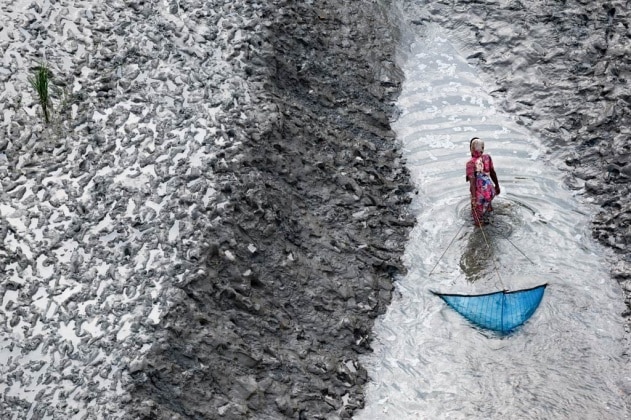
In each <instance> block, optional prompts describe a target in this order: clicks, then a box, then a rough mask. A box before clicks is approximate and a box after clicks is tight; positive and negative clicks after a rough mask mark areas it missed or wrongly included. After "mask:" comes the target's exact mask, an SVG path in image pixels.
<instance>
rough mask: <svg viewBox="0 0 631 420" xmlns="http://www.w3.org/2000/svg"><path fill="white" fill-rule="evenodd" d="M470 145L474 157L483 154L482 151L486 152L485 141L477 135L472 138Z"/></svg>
mask: <svg viewBox="0 0 631 420" xmlns="http://www.w3.org/2000/svg"><path fill="white" fill-rule="evenodd" d="M469 147H470V148H471V156H473V157H478V156H482V153H484V142H483V141H482V140H480V139H479V138H477V137H474V138H472V139H471V142H470V143H469Z"/></svg>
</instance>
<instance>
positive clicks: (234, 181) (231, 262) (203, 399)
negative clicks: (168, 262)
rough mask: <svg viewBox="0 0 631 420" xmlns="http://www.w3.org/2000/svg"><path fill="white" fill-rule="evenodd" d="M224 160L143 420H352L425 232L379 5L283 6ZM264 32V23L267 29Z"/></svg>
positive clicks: (155, 365)
mask: <svg viewBox="0 0 631 420" xmlns="http://www.w3.org/2000/svg"><path fill="white" fill-rule="evenodd" d="M261 8H262V9H260V10H261V16H262V18H263V26H264V27H265V28H266V31H265V32H264V33H263V34H261V35H260V36H259V37H258V38H257V39H256V42H255V43H254V44H255V45H252V48H250V49H248V51H247V54H249V59H248V60H246V61H245V62H246V68H245V71H246V73H247V74H249V75H250V77H251V80H256V81H258V83H259V84H258V86H260V87H261V88H262V89H261V92H257V93H256V94H257V97H256V98H251V99H252V100H251V103H252V104H253V106H252V107H251V108H249V109H235V120H234V124H235V126H234V130H231V127H226V131H225V132H226V133H227V135H229V136H231V141H232V142H233V144H236V145H238V147H232V148H226V149H224V150H223V151H221V152H220V153H218V154H217V156H216V159H215V160H214V161H213V162H212V169H213V171H214V173H215V174H216V176H217V190H218V196H217V200H216V202H217V204H216V206H215V207H214V208H213V209H212V210H211V212H212V214H211V215H210V217H209V219H210V220H211V221H212V226H211V227H209V229H208V231H207V232H206V233H205V237H206V238H207V239H208V246H207V247H206V249H204V251H203V253H202V254H201V255H196V256H195V258H198V259H199V262H200V264H201V266H202V267H203V269H201V270H200V271H199V273H198V275H197V276H196V277H194V278H193V279H192V280H191V281H189V282H187V283H186V284H181V285H180V286H179V287H180V291H179V292H177V293H173V297H172V307H171V308H170V310H169V312H168V313H167V314H166V315H165V316H164V318H163V319H162V321H161V324H160V327H161V328H160V330H159V331H157V332H156V342H155V344H154V346H153V348H152V350H151V351H150V352H149V354H148V356H147V357H146V362H145V363H144V364H143V366H139V367H138V368H137V369H133V370H134V371H133V372H131V375H132V378H133V381H134V389H133V392H132V401H131V402H130V407H133V408H131V414H132V415H134V416H137V417H140V418H151V419H173V418H200V419H201V418H209V419H210V418H225V419H243V418H257V419H277V418H300V419H303V418H304V419H318V418H327V419H332V418H350V417H351V416H352V413H353V411H354V410H355V409H357V408H358V407H362V406H363V393H362V387H363V385H364V384H365V382H366V381H367V374H366V371H365V369H364V368H363V367H362V366H361V365H360V364H359V362H358V356H359V355H360V354H363V353H365V352H369V351H370V343H371V329H372V326H373V321H374V319H375V318H376V317H377V316H378V315H379V314H381V313H383V312H384V310H385V308H386V307H387V305H388V304H389V302H390V301H391V297H392V292H393V281H394V280H395V276H396V275H397V274H401V273H402V272H403V271H404V267H403V265H402V262H401V260H400V257H401V255H402V254H403V250H404V245H405V242H406V240H407V235H408V232H409V231H410V229H411V228H412V226H413V224H414V220H413V218H411V217H410V216H409V215H407V214H406V209H407V205H408V204H409V202H410V197H409V193H410V191H412V186H411V184H410V180H409V174H408V172H407V170H406V168H405V166H404V164H405V162H404V161H403V159H401V155H400V152H399V151H398V146H397V143H396V140H395V134H394V132H393V131H392V130H391V128H390V120H391V118H392V115H393V113H394V104H393V103H394V101H395V99H396V96H397V94H398V92H399V89H400V84H401V81H402V77H403V75H402V74H401V71H400V70H399V69H398V68H397V66H396V65H395V63H394V61H393V60H394V58H393V57H394V54H395V48H396V46H397V43H398V39H397V36H398V32H397V30H396V28H395V25H394V22H393V21H392V19H391V18H390V16H389V14H388V12H387V11H386V10H385V9H384V8H383V6H379V5H377V4H375V3H370V4H365V3H360V2H354V1H350V0H348V1H341V2H340V1H338V2H330V1H326V0H320V1H314V2H289V1H275V2H271V4H268V5H265V6H261ZM259 23H260V22H259Z"/></svg>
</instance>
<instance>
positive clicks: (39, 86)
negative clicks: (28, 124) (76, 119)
mask: <svg viewBox="0 0 631 420" xmlns="http://www.w3.org/2000/svg"><path fill="white" fill-rule="evenodd" d="M50 75H51V73H50V70H49V69H48V67H47V66H46V64H44V63H42V64H40V65H39V66H37V67H36V68H35V74H34V75H33V76H32V77H29V79H28V80H29V82H30V83H31V86H33V89H35V92H37V96H38V98H39V104H40V105H41V107H42V112H43V113H44V121H46V124H48V123H49V122H50V110H49V106H50V97H49V94H48V85H49V82H50Z"/></svg>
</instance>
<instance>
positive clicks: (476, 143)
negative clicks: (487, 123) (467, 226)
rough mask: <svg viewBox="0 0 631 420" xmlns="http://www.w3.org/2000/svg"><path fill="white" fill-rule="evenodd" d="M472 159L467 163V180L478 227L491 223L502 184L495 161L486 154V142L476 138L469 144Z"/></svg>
mask: <svg viewBox="0 0 631 420" xmlns="http://www.w3.org/2000/svg"><path fill="white" fill-rule="evenodd" d="M469 149H470V150H471V159H469V161H468V162H467V168H466V179H467V182H469V191H470V192H471V213H472V214H473V221H474V222H475V224H476V225H478V226H481V225H483V224H487V223H488V222H489V220H488V217H489V214H490V213H491V212H492V211H493V206H492V205H491V202H492V201H493V198H495V196H496V195H499V193H500V183H499V181H498V180H497V175H496V174H495V168H494V167H493V160H492V159H491V156H490V155H487V154H485V153H484V142H483V141H482V140H480V139H479V138H477V137H474V138H472V139H471V141H470V142H469Z"/></svg>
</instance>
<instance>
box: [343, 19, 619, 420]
mask: <svg viewBox="0 0 631 420" xmlns="http://www.w3.org/2000/svg"><path fill="white" fill-rule="evenodd" d="M464 56H466V52H461V51H459V43H458V42H457V40H456V39H454V38H453V37H450V35H449V34H448V33H447V32H443V31H442V30H441V29H438V28H429V29H425V30H424V32H423V33H420V34H417V35H416V36H415V39H414V42H413V43H412V44H411V45H410V47H409V51H407V59H406V62H405V64H404V71H405V74H406V82H405V83H404V86H403V91H402V93H401V96H400V98H399V103H398V106H399V107H400V109H401V115H400V118H399V119H398V121H397V122H396V123H395V124H394V128H395V130H396V132H397V135H398V137H399V139H400V141H401V142H402V145H403V148H404V154H405V155H406V156H405V157H406V158H407V160H408V166H409V168H410V170H411V172H412V177H413V180H414V182H415V183H416V185H417V188H418V195H417V196H416V198H415V201H414V204H413V211H414V212H415V213H416V216H417V220H418V224H417V226H416V227H415V229H414V230H413V232H412V233H411V236H410V239H409V243H408V245H407V250H406V255H405V261H406V264H407V267H408V270H409V272H408V274H407V275H406V276H405V277H402V278H400V279H399V280H398V282H397V293H396V294H395V298H394V299H393V302H392V304H391V305H390V307H389V309H388V311H387V313H386V314H385V315H384V316H383V317H381V318H380V319H378V320H377V322H376V324H375V330H374V332H375V336H376V339H375V342H374V343H373V348H374V349H375V352H374V353H373V354H372V355H369V356H367V357H365V358H364V359H362V362H363V363H364V365H365V366H366V367H367V369H368V372H369V375H370V377H371V382H370V384H369V386H368V387H367V396H366V407H365V409H363V410H362V411H360V412H358V413H357V414H356V416H355V418H356V419H358V420H359V419H394V418H396V419H399V420H402V419H552V418H554V419H595V418H607V419H624V418H629V417H628V416H629V414H628V412H629V407H626V406H625V405H624V398H623V391H622V389H625V388H627V387H628V386H629V381H630V378H629V377H628V376H629V375H628V372H627V370H628V368H627V367H625V366H624V365H623V362H622V359H621V354H622V352H623V347H622V343H621V340H622V337H623V333H624V331H623V324H622V319H621V317H620V313H621V312H622V311H623V310H624V304H623V301H622V298H621V296H622V295H621V292H620V290H619V288H618V285H617V284H616V282H615V281H614V280H612V279H611V278H610V277H609V275H608V267H607V263H606V261H605V258H606V254H605V251H604V250H603V249H602V248H601V247H600V246H599V245H598V244H596V243H595V242H594V241H593V240H592V238H591V234H590V231H589V229H590V228H589V212H590V209H589V208H588V207H587V205H585V204H582V203H581V202H580V201H579V200H578V199H577V198H576V197H575V196H573V195H572V194H571V193H570V192H569V191H568V190H567V189H566V188H565V187H564V186H563V183H562V181H561V180H562V173H561V172H560V171H559V170H558V169H556V168H555V165H554V164H553V163H550V162H547V161H546V160H545V159H544V150H543V146H542V145H541V144H540V142H539V140H538V139H537V138H535V137H534V136H533V135H532V134H531V133H529V132H528V131H527V130H526V129H525V128H523V127H521V126H520V125H519V124H518V123H517V122H516V121H515V120H514V119H513V118H511V116H510V115H506V114H503V113H502V112H501V111H500V110H498V109H496V108H495V107H494V103H493V99H492V98H491V96H490V94H489V92H491V91H492V89H493V86H491V85H490V84H489V83H487V82H485V81H483V80H482V79H481V77H480V76H479V75H478V74H477V73H476V71H475V69H474V68H472V67H470V66H469V65H468V64H467V63H466V60H465V59H464ZM474 136H476V137H480V138H482V139H483V140H485V143H486V152H487V153H489V154H491V156H492V157H493V160H494V163H495V167H496V171H497V173H498V177H499V180H500V184H501V187H502V192H501V195H500V196H499V197H498V198H497V199H496V200H495V202H494V203H495V204H494V207H495V215H494V217H493V219H492V223H491V225H490V226H488V227H486V228H485V229H484V231H481V230H480V229H477V228H474V226H473V224H472V223H471V221H470V213H469V208H468V186H467V184H466V182H465V178H464V167H465V163H466V161H467V159H468V145H469V139H470V138H471V137H474ZM482 233H484V234H485V235H483V234H482ZM485 237H486V239H485ZM487 243H488V246H487ZM445 251H446V252H445ZM443 253H444V255H443ZM441 255H442V258H440V257H441ZM434 266H435V268H434ZM432 269H434V271H433V272H432V273H431V275H430V272H431V271H432ZM541 283H548V288H547V290H546V292H545V295H544V298H543V301H542V303H541V305H540V307H539V309H538V310H537V312H536V313H535V314H534V315H533V317H532V318H531V319H530V320H529V321H528V322H527V323H526V324H525V325H524V326H522V327H521V328H520V329H518V330H517V331H516V332H514V333H513V334H511V335H509V336H506V337H500V336H497V335H494V334H492V333H489V332H485V331H482V330H480V329H477V328H475V327H473V326H471V325H470V324H469V323H468V322H467V321H466V320H465V319H463V318H462V317H461V316H460V315H458V314H457V313H456V312H454V311H453V310H451V309H450V308H448V307H447V306H446V305H445V304H444V303H443V302H442V301H441V300H440V299H439V298H437V297H435V296H434V295H432V294H431V292H430V291H432V290H435V291H441V292H447V293H473V294H475V293H486V292H491V291H497V290H502V289H510V290H515V289H522V288H528V287H532V286H535V285H538V284H541Z"/></svg>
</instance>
